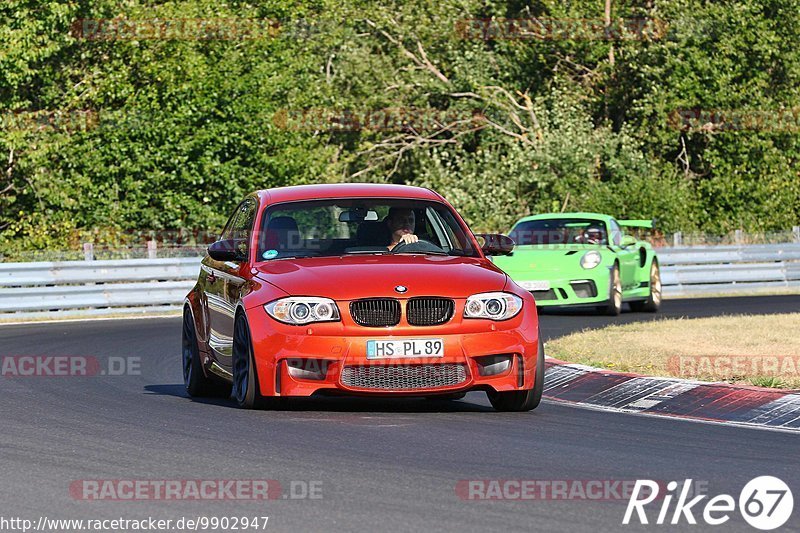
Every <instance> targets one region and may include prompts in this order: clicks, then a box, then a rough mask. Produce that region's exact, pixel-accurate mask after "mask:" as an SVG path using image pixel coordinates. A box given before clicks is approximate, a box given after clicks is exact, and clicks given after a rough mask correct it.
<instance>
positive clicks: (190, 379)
mask: <svg viewBox="0 0 800 533" xmlns="http://www.w3.org/2000/svg"><path fill="white" fill-rule="evenodd" d="M182 329H183V331H182V335H181V351H182V356H181V359H182V363H183V385H184V387H185V388H186V392H187V394H189V396H191V397H192V398H202V397H223V398H225V397H228V396H230V395H231V387H230V385H226V384H224V383H221V382H219V381H215V380H213V379H210V378H208V377H207V376H206V375H205V373H204V372H203V367H202V363H201V362H200V348H199V347H198V344H197V330H196V329H195V325H194V318H193V317H192V312H191V311H190V310H189V308H188V307H187V308H185V309H184V310H183V328H182Z"/></svg>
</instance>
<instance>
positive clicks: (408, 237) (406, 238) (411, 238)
mask: <svg viewBox="0 0 800 533" xmlns="http://www.w3.org/2000/svg"><path fill="white" fill-rule="evenodd" d="M413 242H419V237H417V236H416V235H414V234H413V233H406V234H405V235H403V236H402V237H400V241H399V242H398V243H397V244H411V243H413Z"/></svg>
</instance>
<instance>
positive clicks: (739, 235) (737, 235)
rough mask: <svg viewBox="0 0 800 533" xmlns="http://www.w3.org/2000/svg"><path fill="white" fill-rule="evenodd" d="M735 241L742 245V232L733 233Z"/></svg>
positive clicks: (738, 230)
mask: <svg viewBox="0 0 800 533" xmlns="http://www.w3.org/2000/svg"><path fill="white" fill-rule="evenodd" d="M733 240H734V242H736V244H742V230H740V229H737V230H736V231H734V232H733Z"/></svg>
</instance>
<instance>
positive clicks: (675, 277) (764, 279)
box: [657, 244, 800, 297]
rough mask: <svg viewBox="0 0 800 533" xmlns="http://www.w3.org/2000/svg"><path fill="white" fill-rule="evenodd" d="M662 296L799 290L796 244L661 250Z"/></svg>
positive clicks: (799, 251)
mask: <svg viewBox="0 0 800 533" xmlns="http://www.w3.org/2000/svg"><path fill="white" fill-rule="evenodd" d="M657 253H658V260H659V262H660V264H661V282H662V284H663V286H664V296H667V297H669V296H692V295H698V296H701V295H704V294H712V293H730V294H736V293H742V292H751V291H764V290H767V291H768V290H770V289H775V290H779V289H786V288H800V244H752V245H747V246H694V247H690V248H662V249H659V250H658V251H657Z"/></svg>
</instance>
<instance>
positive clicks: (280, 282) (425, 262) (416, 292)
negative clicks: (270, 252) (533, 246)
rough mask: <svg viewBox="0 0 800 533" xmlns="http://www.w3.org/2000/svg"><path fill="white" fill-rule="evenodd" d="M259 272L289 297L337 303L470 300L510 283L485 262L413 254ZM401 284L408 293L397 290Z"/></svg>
mask: <svg viewBox="0 0 800 533" xmlns="http://www.w3.org/2000/svg"><path fill="white" fill-rule="evenodd" d="M256 271H257V272H256V276H257V277H258V278H259V279H261V280H263V281H266V282H267V283H270V284H271V285H274V286H276V287H278V288H280V289H281V290H283V291H285V292H286V293H288V294H291V295H298V296H323V297H327V298H333V299H334V300H355V299H358V298H367V297H380V296H385V297H388V296H392V297H400V296H403V297H413V296H445V297H449V298H466V297H467V296H470V295H471V294H475V293H479V292H489V291H500V290H503V288H504V287H505V285H506V282H507V279H508V278H507V276H506V275H505V273H504V272H502V271H501V270H500V269H499V268H497V267H495V266H494V265H493V264H492V263H491V262H489V261H486V260H484V259H479V258H472V257H451V256H439V255H411V254H409V255H405V254H403V255H380V256H373V255H346V256H341V257H309V258H301V259H280V260H276V261H271V262H268V263H260V264H258V265H256ZM398 285H402V286H404V287H406V288H407V289H408V291H407V292H405V293H399V292H397V291H395V287H397V286H398Z"/></svg>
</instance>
